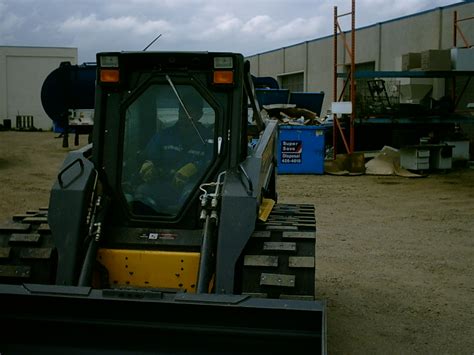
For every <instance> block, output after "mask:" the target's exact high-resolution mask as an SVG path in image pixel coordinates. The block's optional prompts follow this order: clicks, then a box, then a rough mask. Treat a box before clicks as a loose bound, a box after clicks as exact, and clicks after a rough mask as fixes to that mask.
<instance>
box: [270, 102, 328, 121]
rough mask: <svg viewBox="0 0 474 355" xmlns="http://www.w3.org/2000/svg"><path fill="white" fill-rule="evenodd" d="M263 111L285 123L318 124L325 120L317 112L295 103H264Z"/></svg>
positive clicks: (271, 117)
mask: <svg viewBox="0 0 474 355" xmlns="http://www.w3.org/2000/svg"><path fill="white" fill-rule="evenodd" d="M261 113H262V115H263V116H264V117H266V118H270V119H275V120H278V122H279V123H280V124H285V125H295V126H296V125H300V126H301V125H305V126H317V125H321V124H323V123H324V121H325V120H324V119H323V118H320V117H319V116H318V115H317V114H316V113H315V112H313V111H310V110H308V109H306V108H301V107H297V106H296V105H295V104H273V105H263V109H262V112H261Z"/></svg>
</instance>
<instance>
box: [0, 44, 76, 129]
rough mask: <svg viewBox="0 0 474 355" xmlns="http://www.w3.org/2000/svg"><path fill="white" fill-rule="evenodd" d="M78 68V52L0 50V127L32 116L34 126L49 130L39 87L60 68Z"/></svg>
mask: <svg viewBox="0 0 474 355" xmlns="http://www.w3.org/2000/svg"><path fill="white" fill-rule="evenodd" d="M64 61H69V62H71V64H77V48H47V47H0V123H3V120H4V119H11V121H12V126H13V127H15V122H16V116H17V115H31V116H33V119H34V126H35V127H36V128H41V129H43V130H50V129H51V128H52V126H53V122H52V120H51V119H50V118H49V117H48V115H47V114H46V112H44V110H43V106H42V104H41V87H42V85H43V82H44V80H45V79H46V77H47V76H48V75H49V73H51V72H52V71H53V70H54V69H56V68H57V67H59V64H60V63H61V62H64Z"/></svg>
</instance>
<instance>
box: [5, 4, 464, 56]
mask: <svg viewBox="0 0 474 355" xmlns="http://www.w3.org/2000/svg"><path fill="white" fill-rule="evenodd" d="M455 2H459V1H458V0H397V1H393V0H357V7H356V25H357V26H358V27H360V26H365V25H370V24H374V23H377V22H381V21H386V20H389V19H392V18H396V17H400V16H404V15H409V14H412V13H416V12H419V11H423V10H427V9H431V8H435V7H438V6H445V5H448V4H452V3H455ZM334 6H338V9H339V11H340V13H344V12H348V11H350V1H349V0H331V1H329V0H321V1H314V0H293V1H292V0H257V1H256V0H253V1H250V0H235V1H226V2H223V1H221V0H220V1H219V0H161V1H157V0H114V1H96V0H76V1H67V0H41V1H40V0H0V45H19V46H60V47H78V48H79V62H84V61H94V60H95V53H96V52H100V51H111V50H117V51H120V50H142V49H143V48H145V47H146V46H147V44H148V43H150V42H151V41H152V40H153V39H154V38H155V37H156V36H158V35H159V34H162V37H161V38H160V39H159V40H158V41H157V42H156V43H155V44H154V45H153V46H152V47H151V48H150V50H210V51H234V52H241V53H243V54H244V55H250V54H254V53H258V52H263V51H268V50H271V49H275V48H279V47H283V46H288V45H292V44H295V43H299V42H303V41H306V40H311V39H314V38H318V37H321V36H326V35H329V34H331V33H332V30H333V7H334ZM345 21H346V25H347V26H348V19H347V20H345ZM342 24H343V26H344V25H345V24H344V22H342Z"/></svg>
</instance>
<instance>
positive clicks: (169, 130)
mask: <svg viewBox="0 0 474 355" xmlns="http://www.w3.org/2000/svg"><path fill="white" fill-rule="evenodd" d="M167 79H169V80H168V83H167V84H154V85H151V86H149V87H148V88H147V89H146V90H145V91H144V92H143V93H142V94H141V95H139V96H138V97H137V98H136V99H135V100H134V101H133V102H132V103H131V104H130V105H129V106H128V107H127V108H126V114H125V130H124V147H123V164H122V187H123V191H124V194H125V199H126V201H127V204H128V208H129V209H130V210H131V212H132V213H133V214H138V215H164V216H170V217H172V216H177V215H178V213H179V212H180V210H181V209H182V208H183V206H184V205H185V203H186V201H187V200H188V198H189V197H190V194H191V193H192V191H194V189H195V188H196V187H197V186H198V185H199V183H200V182H201V180H202V178H203V177H204V175H205V173H206V171H207V170H208V168H209V166H210V165H211V163H212V161H213V159H214V154H215V153H214V151H215V149H214V124H215V120H216V114H215V111H214V109H213V108H212V107H211V106H210V105H209V103H208V102H207V101H206V100H205V99H204V98H203V97H202V95H201V94H200V93H199V92H198V91H197V90H196V89H195V88H194V87H193V86H191V85H175V84H174V83H173V82H172V81H171V79H170V78H169V77H168V78H167Z"/></svg>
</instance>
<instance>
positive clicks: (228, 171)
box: [0, 52, 326, 354]
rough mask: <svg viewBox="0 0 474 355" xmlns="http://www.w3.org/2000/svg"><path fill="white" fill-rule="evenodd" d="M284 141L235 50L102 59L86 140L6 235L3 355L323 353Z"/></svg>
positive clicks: (305, 225)
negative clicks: (282, 192)
mask: <svg viewBox="0 0 474 355" xmlns="http://www.w3.org/2000/svg"><path fill="white" fill-rule="evenodd" d="M176 127H179V129H177V128H176ZM183 127H184V128H183ZM182 131H184V132H185V135H184V136H181V137H178V136H177V134H178V133H182ZM183 137H185V138H183ZM277 145H278V127H277V123H276V121H272V120H265V121H264V120H262V117H261V116H260V109H259V106H258V101H257V100H256V98H255V93H254V89H253V82H252V76H251V74H250V67H249V63H248V62H246V61H245V60H244V58H243V57H242V55H240V54H235V53H208V52H196V53H194V52H192V53H191V52H177V53H176V52H174V53H171V52H117V53H115V52H114V53H99V54H98V55H97V83H96V99H95V117H94V131H93V142H92V143H91V144H89V145H88V146H85V147H84V148H82V149H79V150H77V151H74V152H72V153H69V155H68V156H67V158H66V159H65V161H64V164H63V167H62V168H61V170H60V172H59V174H58V176H57V180H56V182H55V183H54V185H53V188H52V190H51V195H50V203H49V207H48V208H44V209H40V210H39V211H28V212H27V213H26V214H22V215H16V216H14V217H13V221H12V222H11V223H8V224H6V225H2V226H1V228H0V238H1V239H0V281H1V283H0V300H1V304H2V305H3V307H2V311H1V312H0V321H1V323H2V325H3V326H2V328H3V330H2V332H0V353H2V354H3V353H5V354H10V353H25V352H37V351H43V352H48V353H58V354H59V353H65V352H66V351H67V352H68V353H100V352H105V353H113V354H117V353H133V354H137V353H139V354H141V353H143V354H144V353H169V352H186V353H194V352H199V353H204V352H219V353H227V352H232V353H239V352H253V351H259V352H269V353H275V352H287V353H291V354H297V353H313V354H320V353H323V354H324V353H325V352H326V313H325V312H326V311H325V304H324V302H322V301H317V300H315V298H314V296H315V287H314V285H315V246H316V239H315V232H316V227H315V223H316V222H315V215H314V206H312V205H304V204H302V205H290V204H278V203H276V202H277V191H276V176H277V163H276V150H277V149H278V147H277Z"/></svg>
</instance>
